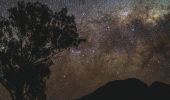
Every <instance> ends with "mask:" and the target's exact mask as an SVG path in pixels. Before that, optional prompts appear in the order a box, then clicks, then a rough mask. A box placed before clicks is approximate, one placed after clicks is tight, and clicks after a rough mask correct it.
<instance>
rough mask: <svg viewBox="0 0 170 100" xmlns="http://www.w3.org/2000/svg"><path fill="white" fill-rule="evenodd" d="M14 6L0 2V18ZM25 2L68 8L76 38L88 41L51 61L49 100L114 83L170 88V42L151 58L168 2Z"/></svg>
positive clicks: (63, 99)
mask: <svg viewBox="0 0 170 100" xmlns="http://www.w3.org/2000/svg"><path fill="white" fill-rule="evenodd" d="M17 1H18V0H0V15H1V16H8V12H7V9H8V8H10V7H12V6H15V5H16V3H17ZM24 1H32V2H35V1H39V2H41V3H44V4H47V5H48V7H49V8H51V9H52V10H54V11H59V10H60V9H61V8H63V7H67V8H68V11H69V14H71V15H74V16H75V18H76V23H77V28H78V33H79V34H80V36H81V37H83V38H85V39H87V42H85V43H82V44H81V45H80V46H79V47H78V48H72V49H71V50H69V51H64V52H62V53H60V54H59V55H57V56H56V58H54V61H55V65H54V66H51V72H52V73H51V76H50V78H49V80H48V81H47V95H48V100H56V98H57V100H72V99H75V98H78V97H81V96H83V95H85V94H88V93H91V92H92V91H94V90H95V89H97V88H98V87H100V86H102V85H103V84H105V83H107V82H109V81H113V80H118V79H127V78H138V79H140V80H143V81H144V82H146V83H148V84H151V83H152V82H154V81H161V82H165V83H169V84H170V59H167V56H168V55H169V56H170V42H168V43H169V44H168V43H167V44H166V46H165V47H164V48H161V49H166V53H165V52H164V53H161V52H154V53H153V51H154V50H155V48H154V49H153V47H152V45H154V44H157V43H158V44H159V42H157V41H159V40H160V41H161V40H162V41H164V40H165V39H164V37H163V35H165V34H166V35H167V34H170V32H167V31H166V32H165V31H164V29H162V31H161V32H160V31H159V27H160V26H159V25H158V24H159V21H160V20H166V19H165V18H164V16H165V15H167V14H169V11H170V7H169V5H170V0H24ZM136 20H139V22H137V23H136V24H135V21H136ZM169 20H170V19H169ZM133 22H134V23H133ZM157 26H159V27H157ZM168 36H170V35H167V36H165V37H166V38H168ZM150 41H152V43H151V42H150ZM155 41H156V42H155ZM161 43H162V42H161ZM158 51H159V49H158ZM1 93H2V91H1V92H0V94H1Z"/></svg>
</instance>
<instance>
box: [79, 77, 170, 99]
mask: <svg viewBox="0 0 170 100" xmlns="http://www.w3.org/2000/svg"><path fill="white" fill-rule="evenodd" d="M78 100H170V85H168V84H164V83H161V82H154V83H152V85H150V86H147V84H145V83H144V82H142V81H140V80H138V79H134V78H131V79H127V80H116V81H113V82H109V83H107V84H106V85H104V86H102V87H100V88H99V89H97V90H96V91H95V92H93V93H91V94H89V95H86V96H83V97H81V98H80V99H78Z"/></svg>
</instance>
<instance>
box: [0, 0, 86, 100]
mask: <svg viewBox="0 0 170 100" xmlns="http://www.w3.org/2000/svg"><path fill="white" fill-rule="evenodd" d="M8 11H9V17H8V18H3V17H1V18H0V83H1V84H2V85H3V86H4V87H5V88H6V89H7V90H8V91H9V93H10V95H11V98H12V99H13V100H45V99H46V94H45V88H46V84H45V80H46V78H48V77H49V75H50V70H49V67H50V66H51V65H52V64H53V61H52V58H53V56H55V55H56V54H57V53H59V52H61V51H62V50H65V49H69V48H70V47H77V46H78V44H79V43H80V42H82V41H84V39H80V38H79V35H78V33H77V29H76V24H75V18H74V16H70V15H68V14H67V9H66V8H63V9H62V10H61V11H60V12H53V11H52V10H50V9H49V8H48V7H47V6H46V5H44V4H41V3H39V2H23V1H20V2H18V4H17V6H16V7H12V8H10V9H9V10H8Z"/></svg>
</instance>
